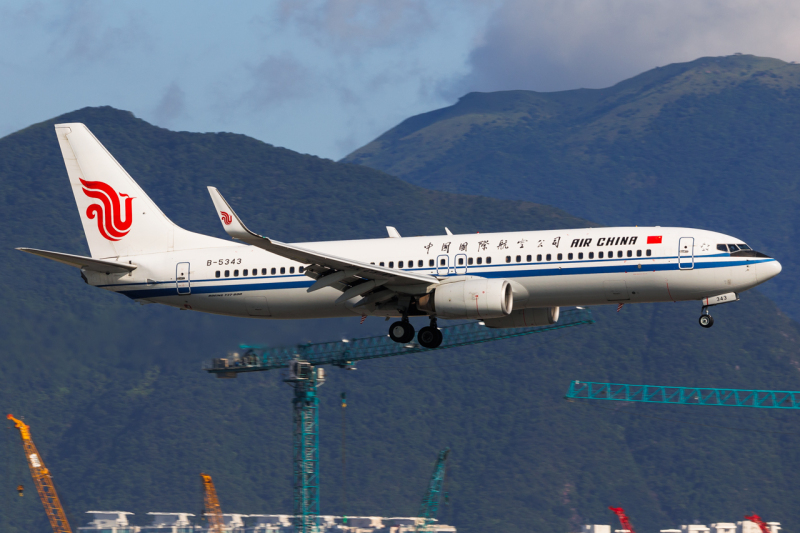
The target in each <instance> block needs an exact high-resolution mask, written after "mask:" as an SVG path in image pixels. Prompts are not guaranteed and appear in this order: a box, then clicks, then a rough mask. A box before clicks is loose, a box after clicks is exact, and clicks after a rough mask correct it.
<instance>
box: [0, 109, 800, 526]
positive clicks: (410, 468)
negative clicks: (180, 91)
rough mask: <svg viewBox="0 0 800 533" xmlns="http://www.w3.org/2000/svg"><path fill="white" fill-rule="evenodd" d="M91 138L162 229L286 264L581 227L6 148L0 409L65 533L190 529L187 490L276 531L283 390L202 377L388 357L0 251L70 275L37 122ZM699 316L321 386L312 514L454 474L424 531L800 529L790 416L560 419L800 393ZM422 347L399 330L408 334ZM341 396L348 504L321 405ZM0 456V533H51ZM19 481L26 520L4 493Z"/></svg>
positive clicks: (507, 211) (410, 497) (370, 503)
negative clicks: (364, 240)
mask: <svg viewBox="0 0 800 533" xmlns="http://www.w3.org/2000/svg"><path fill="white" fill-rule="evenodd" d="M67 121H82V122H85V123H86V124H87V125H88V126H89V127H90V128H91V129H92V131H93V132H94V133H95V135H97V137H98V138H99V139H100V140H101V141H102V142H103V143H104V144H105V146H106V147H107V148H108V149H109V150H110V151H111V152H112V153H113V154H114V155H115V157H117V158H118V160H119V161H120V162H121V163H122V164H123V166H125V167H126V168H127V170H128V171H129V172H130V173H131V174H132V175H133V176H134V177H135V178H136V179H137V180H138V181H139V182H140V183H141V184H142V186H143V188H144V189H145V190H146V191H147V192H148V194H150V195H151V196H152V197H153V199H154V200H155V201H156V202H157V203H158V204H159V205H160V206H162V207H163V208H164V209H165V212H166V213H167V214H168V215H169V216H170V217H171V218H172V219H173V220H175V221H176V222H177V223H179V224H181V225H183V226H184V227H186V228H188V229H192V230H195V231H201V232H206V233H210V234H215V235H218V236H221V237H224V235H223V234H222V230H221V229H220V228H219V227H218V226H219V223H218V222H217V221H216V217H214V216H213V210H212V207H211V203H210V202H209V199H208V197H207V193H206V192H205V186H206V185H207V184H211V185H216V186H218V187H220V189H221V190H222V191H223V193H224V194H225V195H226V197H227V198H228V199H229V200H230V201H231V202H232V203H233V204H234V206H235V208H236V210H237V212H239V213H240V214H241V215H242V216H243V217H244V218H245V220H247V222H248V224H249V225H250V226H251V227H252V228H254V229H256V230H258V231H262V232H264V233H266V234H267V235H270V236H275V237H276V238H279V239H284V240H301V239H317V238H319V239H329V238H334V237H345V238H353V237H378V236H381V235H383V234H384V229H383V226H384V225H387V224H390V225H395V226H397V227H398V229H399V230H400V231H401V233H403V234H409V235H411V234H415V233H417V234H420V233H436V232H440V231H443V228H442V227H443V226H444V225H448V226H449V227H450V228H451V229H453V230H454V231H463V232H468V231H477V230H481V231H490V230H494V229H501V228H552V227H563V226H575V225H585V224H587V222H585V221H582V220H580V219H575V218H573V217H571V216H570V215H568V214H566V213H564V212H563V211H559V210H557V209H554V208H550V207H546V206H540V205H535V204H530V203H525V202H516V201H509V200H493V199H487V198H481V197H475V196H462V195H458V194H450V193H443V192H430V191H426V190H424V189H421V188H418V187H416V186H413V185H409V184H407V183H403V182H401V181H399V180H397V179H395V178H392V177H390V176H388V175H386V174H383V173H381V172H377V171H374V170H370V169H368V168H364V167H359V166H355V165H345V164H338V163H334V162H331V161H325V160H321V159H318V158H315V157H311V156H304V155H300V154H296V153H293V152H290V151H288V150H283V149H278V148H274V147H271V146H269V145H266V144H263V143H260V142H258V141H255V140H253V139H248V138H247V137H243V136H239V135H231V134H190V133H177V132H170V131H166V130H162V129H158V128H155V127H153V126H151V125H149V124H146V123H145V122H143V121H140V120H138V119H135V118H134V117H133V116H132V115H130V114H129V113H125V112H121V111H117V110H114V109H110V108H100V109H84V110H81V111H77V112H75V113H70V114H69V115H65V116H62V117H58V118H57V119H54V120H51V121H47V122H46V123H42V124H38V125H35V126H32V127H30V128H28V129H25V130H22V131H20V132H18V133H15V134H13V135H11V136H9V137H6V138H4V139H0V187H2V189H0V190H2V195H1V196H0V199H2V202H3V208H2V213H3V223H4V227H5V229H6V231H4V232H3V234H2V236H0V241H1V242H2V243H3V246H2V247H0V262H1V263H0V264H2V268H3V273H4V276H3V277H2V279H0V283H2V286H0V290H2V294H3V303H4V305H3V310H4V312H3V320H2V321H0V334H1V335H2V339H3V341H4V343H3V354H2V356H1V357H0V376H2V377H0V379H2V385H1V386H0V406H2V409H3V410H5V412H10V413H13V414H15V415H17V416H24V417H25V420H26V421H27V423H29V424H30V425H31V429H32V432H33V437H34V439H35V441H36V444H37V446H38V447H39V449H40V451H41V453H42V455H43V456H44V459H45V461H46V462H47V464H48V466H49V468H50V469H51V470H52V472H53V474H54V479H55V482H56V484H57V487H58V489H59V490H60V493H61V497H62V501H63V502H64V504H65V506H66V508H67V511H68V515H69V517H70V520H71V522H72V524H73V525H80V524H82V523H83V522H84V521H85V520H86V515H84V514H83V513H84V512H85V511H87V510H90V509H91V510H103V509H119V510H127V511H132V512H135V513H136V515H135V516H134V517H133V520H134V521H135V523H138V524H144V523H146V521H147V520H146V519H147V517H146V516H145V515H144V513H146V512H147V511H165V512H169V511H184V512H186V511H188V512H194V513H198V512H199V511H200V507H201V502H202V495H201V484H200V479H199V473H200V472H206V473H209V474H211V475H212V476H213V477H214V482H215V484H216V486H217V490H218V492H219V495H220V500H221V503H222V507H223V510H224V511H227V512H241V513H290V512H291V466H290V454H291V444H290V441H291V436H290V429H291V404H290V398H291V390H290V389H289V388H288V387H286V386H285V385H284V384H283V383H281V377H280V375H279V374H270V373H265V374H254V375H247V376H240V377H239V378H238V379H236V380H220V379H215V378H213V377H212V376H210V375H207V374H206V373H205V372H203V371H202V370H201V369H200V363H201V362H202V361H204V360H208V359H210V358H212V357H219V356H220V355H222V354H224V353H225V352H227V351H229V350H232V349H234V348H235V346H236V345H237V344H238V343H239V342H268V343H274V344H290V343H291V344H295V343H298V342H303V341H306V340H311V341H315V340H329V339H331V338H341V336H346V337H352V336H367V335H376V334H385V328H386V323H385V322H384V321H382V320H379V319H376V318H368V319H367V320H366V322H365V323H364V324H363V325H359V324H358V322H359V320H358V319H357V318H353V319H346V320H328V321H307V322H301V321H292V322H277V321H276V322H269V321H257V320H244V319H234V318H228V317H219V316H210V315H202V314H199V313H193V312H179V311H178V310H175V309H169V308H162V307H160V306H155V305H148V306H139V305H138V304H136V303H135V302H132V301H130V300H127V299H125V298H124V297H120V296H117V295H113V294H109V293H105V292H103V291H100V290H96V289H92V288H89V287H87V286H86V285H85V284H83V282H82V281H81V280H80V277H79V275H78V272H77V271H76V270H75V269H72V268H70V267H67V266H64V265H59V264H57V263H53V262H50V261H46V260H44V259H41V258H36V257H32V256H27V255H25V254H22V253H20V252H17V251H14V250H13V249H12V248H13V247H15V246H35V247H41V248H45V249H51V250H61V251H66V252H74V253H86V246H85V244H84V242H83V235H82V230H81V228H80V223H79V220H78V217H77V214H76V210H75V207H74V205H75V204H74V200H73V198H72V196H71V192H70V189H69V187H68V182H67V176H66V172H65V170H64V169H63V163H62V161H61V158H60V154H59V152H58V146H57V143H56V140H55V135H54V134H53V131H52V124H53V123H54V122H67ZM698 311H699V308H698V306H697V305H696V304H692V303H689V304H670V305H667V304H661V305H639V306H625V307H624V308H623V310H622V311H621V312H620V313H615V312H614V309H613V308H611V309H606V308H598V309H595V310H594V312H595V316H596V318H597V320H598V323H597V324H595V325H593V326H590V327H585V328H583V329H581V330H573V331H565V332H562V333H549V334H547V335H542V336H541V337H538V338H526V339H520V340H510V341H503V342H498V343H494V344H486V345H481V346H477V347H473V348H465V349H455V350H450V351H442V352H438V353H431V354H425V355H416V356H409V357H405V358H396V359H385V360H376V361H370V362H365V363H363V364H361V365H359V369H358V371H356V372H345V371H339V370H336V369H331V371H330V373H329V380H328V382H327V383H326V384H325V385H324V386H323V387H322V388H321V389H320V392H321V402H322V409H321V428H322V450H323V452H322V463H321V465H322V466H321V468H322V491H321V492H322V509H323V512H325V513H330V514H339V513H343V512H346V513H347V514H349V515H351V516H353V515H384V516H397V515H401V516H402V515H412V514H414V513H415V512H416V510H417V507H418V505H419V501H420V499H421V497H422V492H423V490H424V488H425V484H426V481H427V477H428V476H429V475H430V470H431V466H432V464H433V461H434V460H435V457H436V452H437V451H438V450H439V449H441V448H442V447H444V446H450V447H451V448H452V450H453V452H452V456H451V461H452V462H451V468H450V470H449V473H450V481H449V482H448V487H447V489H448V491H449V492H450V493H451V504H450V505H448V506H445V507H443V508H442V511H441V514H440V518H441V519H442V520H443V521H445V522H447V523H453V524H455V525H456V526H458V527H459V530H460V531H464V532H467V533H470V532H483V531H497V530H500V529H502V530H504V531H511V532H530V531H541V532H551V533H564V532H566V531H578V530H579V529H580V526H581V525H582V524H584V523H613V519H614V517H613V515H612V514H611V513H610V512H609V511H608V510H607V507H608V505H622V506H624V507H625V509H626V510H627V511H628V512H629V513H630V515H631V517H632V520H633V523H634V525H635V526H636V527H637V528H640V529H641V530H642V531H647V530H650V531H654V530H657V529H660V528H667V527H674V526H677V525H679V524H686V523H693V522H694V521H695V520H697V521H699V522H701V523H710V522H716V521H733V520H737V519H741V517H742V516H743V515H744V514H745V513H748V512H753V511H755V512H758V513H759V514H760V515H761V516H762V517H765V518H767V519H769V520H777V521H781V522H783V523H784V524H792V523H796V522H797V521H798V520H800V509H798V507H797V505H795V500H796V494H797V491H798V488H800V449H798V447H797V446H796V442H797V439H798V437H800V429H798V425H797V422H796V416H797V415H796V413H793V412H771V411H768V410H755V409H752V410H749V409H738V410H737V409H725V408H700V407H676V406H667V407H660V406H653V405H626V404H591V403H581V402H566V401H564V400H563V394H564V393H565V391H566V390H567V388H568V385H569V382H570V380H573V379H581V380H587V381H590V380H593V381H615V382H623V383H625V382H628V383H651V384H676V385H687V386H690V385H695V386H727V387H739V388H749V387H758V388H776V389H788V390H800V360H799V359H798V356H797V353H798V340H799V339H800V328H799V327H798V325H797V324H796V323H795V322H793V321H792V320H791V319H790V318H788V317H787V316H785V315H784V314H782V313H781V312H780V311H779V310H778V308H776V306H775V305H774V304H773V303H772V302H771V301H770V300H768V299H767V298H765V297H763V296H761V295H759V294H758V293H754V292H751V293H747V294H745V295H744V297H743V300H742V301H741V302H739V303H737V304H735V305H729V306H722V307H721V308H719V310H715V313H714V315H715V318H716V319H717V323H716V325H715V326H714V328H712V329H711V330H704V329H702V328H700V327H699V326H698V325H697V322H696V318H697V315H698ZM420 325H422V322H418V323H417V326H420ZM342 391H346V392H347V397H348V407H347V424H348V426H347V479H348V483H347V486H348V503H347V505H346V506H345V504H344V501H343V498H342V490H341V483H342V473H341V472H342V468H341V426H340V424H341V413H340V407H339V394H340V393H341V392H342ZM3 433H4V434H3V436H2V439H0V446H2V450H1V451H0V457H1V458H2V460H1V461H0V531H3V532H4V533H5V532H9V533H22V532H24V533H32V532H33V533H38V532H42V533H44V532H46V531H47V530H48V526H47V522H46V520H45V517H44V516H43V511H42V507H41V504H40V503H39V501H38V499H37V498H36V495H35V491H34V490H33V485H32V482H31V481H30V476H29V474H28V472H27V468H26V466H25V463H24V458H23V455H22V448H21V446H20V444H19V436H18V434H17V432H16V430H14V429H11V428H8V429H6V430H5V431H4V432H3ZM19 483H24V484H25V486H26V488H27V490H26V495H25V497H24V498H19V497H18V496H17V494H16V486H17V484H19Z"/></svg>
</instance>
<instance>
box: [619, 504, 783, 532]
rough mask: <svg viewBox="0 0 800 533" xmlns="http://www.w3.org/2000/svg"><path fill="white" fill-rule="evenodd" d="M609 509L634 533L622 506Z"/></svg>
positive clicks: (623, 526) (623, 528) (626, 529)
mask: <svg viewBox="0 0 800 533" xmlns="http://www.w3.org/2000/svg"><path fill="white" fill-rule="evenodd" d="M609 509H611V510H612V511H614V514H615V515H617V517H618V518H619V523H620V524H622V530H623V531H628V532H630V533H636V532H635V531H634V530H633V526H632V525H631V520H630V518H628V515H626V514H625V509H623V508H622V507H609ZM767 533H769V532H767Z"/></svg>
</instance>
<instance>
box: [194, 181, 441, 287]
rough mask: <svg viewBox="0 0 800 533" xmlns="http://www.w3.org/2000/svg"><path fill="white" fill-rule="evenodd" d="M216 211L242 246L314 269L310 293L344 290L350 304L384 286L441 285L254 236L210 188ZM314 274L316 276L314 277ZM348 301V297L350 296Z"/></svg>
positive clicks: (428, 277) (414, 275)
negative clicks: (356, 280)
mask: <svg viewBox="0 0 800 533" xmlns="http://www.w3.org/2000/svg"><path fill="white" fill-rule="evenodd" d="M208 192H209V194H211V199H212V200H213V202H214V207H216V209H217V214H218V215H219V217H220V220H221V221H222V227H223V228H224V229H225V232H226V233H227V234H228V235H230V236H231V237H233V238H234V239H238V240H240V241H242V242H246V243H247V244H252V245H253V246H258V247H259V248H263V249H264V250H267V251H268V252H271V253H273V254H275V255H279V256H281V257H285V258H287V259H291V260H292V261H297V262H298V263H304V264H307V265H311V267H309V268H308V269H307V270H306V272H307V274H309V275H310V277H314V278H315V279H316V280H317V281H316V283H314V285H312V286H311V287H309V289H308V292H313V291H315V290H318V289H321V288H323V287H328V286H333V287H336V288H338V289H339V290H344V294H343V295H342V297H340V298H339V300H337V301H342V300H348V299H349V298H353V297H355V296H358V295H362V294H364V293H366V292H369V291H370V290H372V289H375V288H377V287H380V286H382V285H387V284H388V285H392V286H397V285H420V284H425V285H429V284H431V283H439V281H438V280H437V279H436V278H435V277H433V276H431V275H428V274H419V273H416V272H408V271H405V270H396V269H393V268H386V267H382V266H377V265H372V264H369V263H363V262H361V261H355V260H353V259H347V258H344V257H337V256H334V255H328V254H323V253H321V252H317V251H314V250H309V249H306V248H301V247H300V246H294V245H292V244H286V243H283V242H279V241H275V240H272V239H269V238H267V237H263V236H261V235H258V234H256V233H253V232H252V231H250V230H249V229H247V227H246V226H245V225H244V223H243V222H242V221H241V219H240V218H239V217H238V216H237V215H236V213H235V212H234V211H233V209H232V208H231V206H230V204H229V203H228V202H227V201H225V198H223V197H222V195H221V194H220V193H219V191H218V190H217V189H216V188H215V187H209V188H208ZM312 274H313V275H312ZM352 278H362V279H363V280H366V281H363V282H357V283H354V284H352V286H351V285H349V284H348V283H347V281H346V280H349V279H352ZM348 295H349V297H347V298H345V296H348Z"/></svg>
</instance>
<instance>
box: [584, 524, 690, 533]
mask: <svg viewBox="0 0 800 533" xmlns="http://www.w3.org/2000/svg"><path fill="white" fill-rule="evenodd" d="M583 533H611V526H609V525H606V524H591V525H587V526H583ZM678 533H680V532H678Z"/></svg>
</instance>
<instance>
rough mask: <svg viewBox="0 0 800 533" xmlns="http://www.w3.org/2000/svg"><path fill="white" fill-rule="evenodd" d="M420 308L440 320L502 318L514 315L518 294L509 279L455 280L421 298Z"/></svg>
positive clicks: (418, 300)
mask: <svg viewBox="0 0 800 533" xmlns="http://www.w3.org/2000/svg"><path fill="white" fill-rule="evenodd" d="M417 308H418V309H420V310H422V311H427V312H429V313H431V314H435V315H436V316H438V317H440V318H456V319H458V318H460V319H465V318H480V319H486V318H500V317H505V316H507V315H509V314H510V313H511V312H512V310H513V308H514V293H513V291H512V290H511V284H510V283H509V282H508V280H505V279H486V278H482V279H471V280H466V281H455V282H453V283H445V284H443V285H440V286H438V287H436V288H435V289H434V290H433V292H431V293H430V294H426V295H425V296H422V297H421V298H418V299H417Z"/></svg>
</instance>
